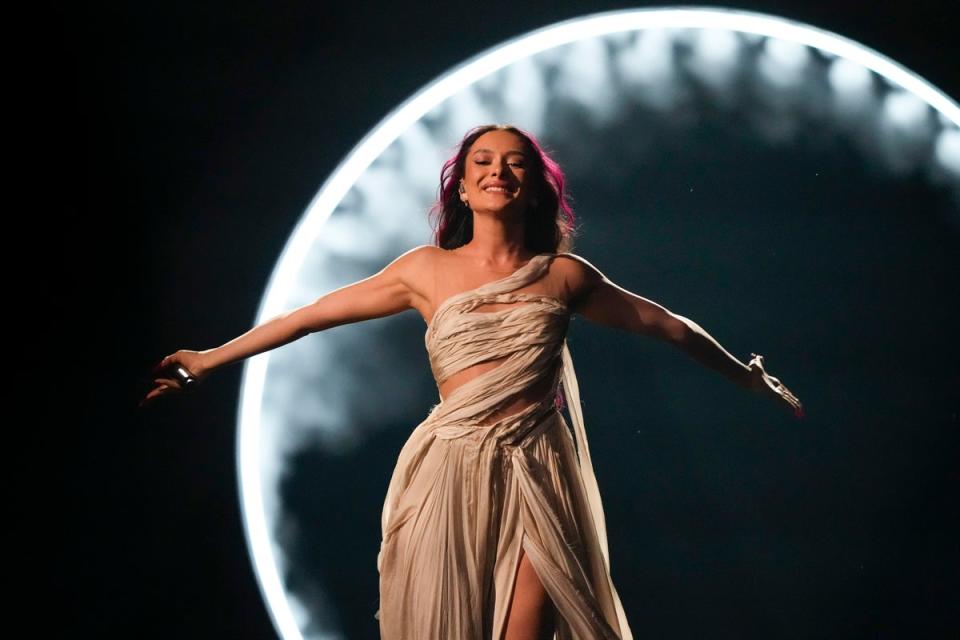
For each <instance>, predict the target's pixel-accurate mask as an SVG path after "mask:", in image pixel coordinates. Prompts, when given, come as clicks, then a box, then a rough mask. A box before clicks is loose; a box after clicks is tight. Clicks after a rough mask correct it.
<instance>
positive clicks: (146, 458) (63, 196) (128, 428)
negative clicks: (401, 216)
mask: <svg viewBox="0 0 960 640" xmlns="http://www.w3.org/2000/svg"><path fill="white" fill-rule="evenodd" d="M952 4H954V3H952V2H947V1H943V2H875V3H867V4H863V3H854V2H846V1H845V2H829V3H828V2H823V3H819V2H818V3H814V2H800V1H798V0H794V1H781V2H774V1H772V0H771V1H766V2H762V1H758V2H739V3H737V4H736V5H734V6H735V7H737V8H742V9H749V10H756V11H761V12H766V13H770V14H778V15H782V16H785V17H788V18H793V19H797V20H799V21H802V22H806V23H809V24H812V25H815V26H820V27H823V28H825V29H828V30H831V31H833V32H836V33H839V34H842V35H845V36H847V37H850V38H852V39H854V40H856V41H858V42H861V43H863V44H865V45H867V46H869V47H872V48H874V49H876V50H878V51H880V52H881V53H883V54H885V55H888V56H890V57H891V58H893V59H894V60H896V61H898V62H899V63H901V64H903V65H905V66H906V67H907V68H909V69H911V70H913V71H915V72H917V73H919V74H920V75H921V76H923V77H925V78H926V79H927V80H929V81H930V82H932V83H933V84H934V85H935V86H937V87H939V88H940V89H942V90H944V91H945V92H947V93H948V94H949V95H951V96H953V97H956V96H958V95H960V74H958V73H956V70H957V68H958V53H960V52H958V46H957V44H956V42H957V41H956V29H955V24H956V23H955V22H953V21H951V20H950V19H949V13H948V11H947V7H948V6H950V5H952ZM639 6H658V4H653V3H619V2H598V1H590V2H571V1H566V2H552V3H541V4H539V5H537V4H534V3H523V2H500V1H491V2H482V3H481V2H473V3H458V2H454V3H445V4H443V5H441V6H438V7H434V6H431V5H427V4H425V3H411V4H410V5H408V6H404V5H396V4H393V3H380V4H376V3H310V2H299V3H297V2H291V3H267V2H256V3H255V2H242V3H202V4H198V3H170V2H168V3H157V4H155V5H152V6H147V5H144V4H141V3H128V4H117V5H116V6H97V7H96V8H88V7H83V8H71V9H63V10H61V11H60V12H59V16H58V17H59V20H58V24H57V26H58V29H59V31H58V32H57V36H58V37H56V38H55V40H56V46H55V47H54V51H55V53H56V56H55V62H54V65H53V67H52V72H53V73H52V75H51V76H50V77H51V79H52V80H51V85H52V86H51V87H50V88H51V89H52V91H53V93H55V94H57V96H58V97H59V101H58V103H57V106H56V108H57V109H58V110H59V115H58V117H57V118H56V119H54V120H53V121H52V122H51V129H50V132H51V133H52V134H53V135H54V136H56V138H57V140H58V146H57V149H60V150H63V151H65V155H60V154H58V156H57V157H58V162H57V163H56V168H57V173H58V174H59V175H57V176H56V177H57V180H58V183H59V184H61V185H62V187H61V188H60V190H59V191H58V193H56V194H55V201H56V202H57V203H58V206H59V207H60V213H61V215H62V216H63V218H62V219H64V220H65V223H64V224H63V225H62V226H61V229H60V232H61V233H62V236H60V240H61V245H60V246H58V247H57V250H58V252H59V255H60V256H61V257H62V259H63V260H64V264H65V266H66V268H65V269H64V270H63V274H64V279H65V282H61V283H58V284H56V285H55V287H56V296H55V298H56V314H57V315H56V317H55V319H54V322H57V323H58V327H57V329H58V331H55V332H54V335H56V338H57V340H55V343H56V344H57V345H58V348H60V349H62V351H61V352H60V353H61V355H62V356H63V357H64V360H65V362H66V363H67V371H68V374H67V375H65V376H63V377H62V378H59V377H58V382H56V383H55V384H56V385H60V386H55V392H56V397H62V398H70V399H71V400H74V403H73V404H71V405H70V412H71V415H72V416H73V418H72V420H74V424H75V426H67V427H64V428H63V429H61V430H60V431H59V432H58V434H57V438H56V439H55V440H54V439H51V440H50V442H49V444H50V446H51V447H53V448H56V449H58V450H59V451H61V452H63V453H64V466H63V470H64V475H63V483H62V488H63V491H64V496H65V500H64V501H63V503H62V504H63V511H62V515H63V526H62V527H61V528H60V529H58V531H57V536H58V539H59V540H60V544H59V545H58V551H59V552H60V555H59V557H60V558H61V562H60V563H59V564H58V567H57V570H56V575H58V576H61V577H62V579H57V580H56V586H57V587H58V588H59V589H60V591H61V594H62V595H63V596H65V597H66V598H67V599H68V601H69V603H70V604H69V607H68V612H69V615H68V616H67V618H66V620H67V621H68V623H69V624H70V626H71V627H73V630H74V634H73V635H78V636H80V637H88V636H89V637H139V636H148V635H149V636H158V637H231V638H267V637H274V631H273V628H272V625H271V623H270V620H269V616H268V614H267V612H266V609H265V606H264V604H263V602H262V601H261V598H260V594H259V591H258V589H257V585H256V581H255V578H254V575H253V573H252V569H251V565H250V562H249V560H248V556H247V552H246V548H245V543H244V539H243V532H242V531H243V529H242V523H241V520H240V515H239V510H238V502H237V486H236V477H235V450H234V437H235V434H234V433H233V425H234V424H235V415H236V401H237V397H238V387H239V384H238V383H239V378H240V368H239V367H235V368H232V369H230V370H227V371H224V372H221V373H220V374H219V375H218V377H217V378H216V379H212V380H211V382H210V384H209V387H208V388H207V389H206V393H205V395H203V397H193V398H183V399H180V400H178V401H177V402H172V403H161V404H159V405H157V406H156V407H154V409H153V410H152V411H151V412H149V413H146V414H145V413H143V412H139V411H137V410H136V403H137V401H138V400H139V398H140V395H141V394H142V393H143V392H144V390H145V387H144V386H143V384H144V382H145V380H146V375H147V370H148V368H149V366H150V365H151V364H153V362H154V361H155V360H157V359H158V358H159V357H160V356H162V355H165V354H167V353H169V352H170V351H172V350H173V349H176V348H181V347H182V348H205V347H208V346H214V345H216V344H220V343H222V342H223V341H224V340H225V339H227V338H229V337H233V336H235V335H239V334H240V333H242V332H243V331H245V330H247V329H248V328H249V327H250V323H251V321H252V318H253V315H254V312H255V310H256V305H257V304H258V299H259V296H260V293H261V291H262V289H263V286H264V284H265V282H266V278H267V276H268V272H269V269H270V268H271V266H272V264H273V262H274V260H275V259H276V256H277V255H278V252H279V250H280V249H281V247H282V244H283V242H284V241H285V240H286V238H287V237H288V235H289V233H290V231H291V229H292V226H293V225H294V224H295V222H296V221H297V218H298V216H299V214H300V213H301V212H302V210H303V208H304V206H305V205H306V204H307V203H308V202H309V200H310V198H311V197H312V196H313V195H314V193H315V191H316V189H317V188H318V186H319V184H320V183H321V181H322V179H323V178H324V177H325V176H326V175H328V174H329V172H330V171H331V170H333V168H334V167H335V165H336V164H337V163H338V162H339V161H340V160H341V159H342V157H343V156H344V154H345V153H347V152H348V151H349V150H350V149H351V148H352V147H353V145H354V144H355V143H356V141H357V140H359V139H360V137H362V136H363V135H364V134H365V133H366V132H367V131H368V130H369V129H370V128H371V127H372V126H373V125H374V124H376V123H377V122H378V121H379V120H380V119H381V118H382V117H383V116H384V115H385V114H386V113H387V112H388V111H389V110H390V109H392V107H393V106H394V105H396V104H397V103H399V102H400V101H401V100H403V99H405V98H406V97H408V96H409V95H410V94H411V93H412V92H414V91H415V90H417V89H418V88H420V87H421V86H422V85H424V84H425V83H426V82H428V81H429V80H431V79H432V78H434V77H435V76H436V75H438V74H439V73H441V72H443V71H445V70H447V69H448V68H450V67H451V66H452V65H454V64H456V63H457V62H459V61H462V60H464V59H466V58H468V57H470V56H472V55H473V54H475V53H476V52H478V51H481V50H484V49H486V48H488V47H490V46H492V45H495V44H497V43H499V42H501V41H503V40H505V39H507V38H510V37H512V36H515V35H517V34H520V33H523V32H526V31H528V30H530V29H533V28H536V27H539V26H543V25H546V24H549V23H552V22H555V21H558V20H561V19H566V18H571V17H575V16H578V15H583V14H586V13H592V12H596V11H601V10H609V9H616V8H629V7H639ZM716 6H723V5H716ZM65 326H69V330H65V329H64V327H65ZM61 338H62V339H63V340H62V342H61V340H60V339H61ZM952 339H953V338H952V337H951V336H944V340H952ZM952 353H955V349H954V350H953V351H952ZM64 354H65V355H64ZM924 356H925V357H930V358H936V354H924ZM916 364H917V363H916V362H910V363H904V366H913V365H916ZM953 371H954V372H955V366H954V368H953ZM81 372H82V373H84V374H86V375H83V376H79V375H71V374H72V373H78V374H79V373H81ZM90 374H93V375H90ZM106 375H109V376H110V378H109V380H111V381H112V383H111V384H107V385H102V384H93V383H92V382H93V381H95V380H100V379H103V378H97V377H96V376H106ZM54 404H59V402H55V403H54ZM48 408H49V407H48ZM53 408H59V407H53ZM78 409H79V411H78ZM78 415H79V416H81V420H80V421H79V422H76V417H77V416H78ZM953 420H954V423H953V424H954V426H956V414H954V416H953ZM952 444H953V445H955V441H953V443H952ZM952 479H953V480H955V479H956V476H955V475H954V476H953V478H952ZM955 489H956V483H955V482H954V483H952V484H947V485H943V486H936V487H931V491H935V492H944V494H945V495H947V494H949V493H951V492H952V493H955ZM58 515H60V514H58ZM932 526H937V527H948V528H947V529H945V530H944V531H945V532H946V533H948V534H949V535H952V536H954V539H955V534H956V533H957V528H956V525H955V517H953V516H951V515H945V516H944V519H943V520H941V521H937V522H935V523H933V525H932ZM919 535H920V534H919V533H918V538H917V539H918V540H921V539H922V538H921V537H919ZM944 562H945V565H946V566H952V567H956V564H957V558H956V556H954V557H952V558H945V559H944ZM368 570H369V567H362V568H358V571H368ZM955 586H956V582H955V581H954V582H953V583H952V587H955ZM952 587H951V588H952ZM951 592H952V594H953V595H954V596H957V595H958V594H957V593H956V591H955V590H952V591H949V590H946V591H945V590H943V589H940V590H937V591H936V594H937V596H936V597H937V598H940V597H941V596H943V595H944V594H946V593H951ZM368 604H369V603H359V605H358V606H359V608H360V609H361V610H366V609H367V608H368ZM955 605H956V600H955V601H954V613H956V606H955ZM876 606H877V607H883V606H886V604H884V603H882V602H878V603H877V604H876ZM947 606H948V604H947V603H946V601H945V600H940V599H938V600H929V599H923V598H918V599H917V601H916V602H915V603H912V605H911V608H910V613H911V614H912V615H916V616H917V617H918V620H919V619H922V617H923V616H924V615H925V612H927V611H931V610H934V611H936V612H938V615H939V614H942V613H943V612H944V611H945V607H947ZM878 613H879V612H878ZM905 628H906V627H905ZM956 630H957V629H956V628H955V629H953V631H954V632H956ZM634 632H635V633H636V634H637V635H639V636H642V635H643V626H642V622H640V621H638V623H635V629H634ZM891 633H892V634H893V635H891V636H889V637H894V636H899V632H897V633H893V631H891ZM798 634H802V635H804V637H819V636H818V634H817V633H816V630H815V629H807V630H805V631H802V632H800V631H795V632H794V633H785V635H786V636H790V637H801V635H798ZM711 635H721V636H722V635H723V634H722V632H718V631H716V630H714V631H713V632H711ZM922 635H929V634H927V633H925V634H922ZM850 637H859V636H857V632H856V631H854V630H851V635H850ZM872 637H873V636H872ZM881 637H887V636H881ZM944 637H946V636H944ZM954 637H955V636H954Z"/></svg>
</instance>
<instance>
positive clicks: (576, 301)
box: [560, 253, 803, 418]
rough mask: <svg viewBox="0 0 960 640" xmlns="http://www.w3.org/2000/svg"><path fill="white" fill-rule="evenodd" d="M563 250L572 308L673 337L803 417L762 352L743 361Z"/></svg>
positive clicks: (715, 366) (607, 321)
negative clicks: (568, 260)
mask: <svg viewBox="0 0 960 640" xmlns="http://www.w3.org/2000/svg"><path fill="white" fill-rule="evenodd" d="M560 255H564V256H568V257H570V258H572V260H573V262H572V263H568V264H566V265H565V266H564V267H563V269H564V280H565V282H566V286H567V294H568V299H569V304H568V306H569V308H570V310H571V312H573V313H578V314H580V315H582V316H583V317H585V318H586V319H588V320H590V321H591V322H595V323H597V324H601V325H604V326H607V327H613V328H615V329H623V330H625V331H630V332H632V333H638V334H641V335H645V336H650V337H653V338H656V339H658V340H662V341H664V342H668V343H670V344H672V345H674V346H675V347H677V348H678V349H680V350H681V351H683V352H684V353H686V354H688V355H689V356H690V357H692V358H693V359H695V360H697V361H698V362H700V363H701V364H703V365H704V366H706V367H709V368H711V369H713V370H715V371H717V372H719V373H720V374H722V375H723V376H725V377H726V378H728V379H729V380H731V381H732V382H733V383H734V384H737V385H738V386H740V387H742V388H744V389H747V390H750V391H757V392H759V393H760V394H761V395H765V396H768V397H770V398H771V399H773V400H775V401H777V402H778V403H780V404H784V405H786V407H787V408H789V409H790V410H791V411H793V412H794V415H796V417H798V418H800V417H802V416H803V405H802V404H801V403H800V401H799V399H797V397H796V396H795V395H793V393H791V392H790V390H789V389H787V387H786V386H785V385H784V384H783V383H781V382H780V381H779V380H778V379H777V378H775V377H773V376H771V375H769V374H768V373H767V372H766V371H765V370H764V367H763V356H760V355H756V354H750V355H751V356H753V358H752V359H751V360H750V362H749V363H748V364H744V363H742V362H740V361H739V360H738V359H737V358H735V357H734V356H733V355H732V354H730V352H728V351H727V350H726V349H724V348H723V347H722V346H721V345H720V343H719V342H717V341H716V340H715V339H714V338H713V336H711V335H710V334H709V333H707V331H706V330H705V329H704V328H703V327H701V326H700V325H699V324H697V323H696V322H694V321H693V320H691V319H690V318H685V317H684V316H681V315H678V314H676V313H673V312H672V311H670V310H669V309H666V308H665V307H663V306H662V305H659V304H657V303H656V302H654V301H652V300H648V299H647V298H644V297H641V296H638V295H636V294H634V293H631V292H630V291H627V290H626V289H624V288H623V287H620V286H618V285H617V284H615V283H614V282H612V281H610V280H609V279H608V278H607V277H606V276H605V275H603V273H601V272H600V271H599V270H598V269H597V268H596V267H594V266H593V265H592V264H590V263H589V262H587V261H586V260H585V259H583V258H581V257H580V256H577V255H575V254H570V253H565V254H560Z"/></svg>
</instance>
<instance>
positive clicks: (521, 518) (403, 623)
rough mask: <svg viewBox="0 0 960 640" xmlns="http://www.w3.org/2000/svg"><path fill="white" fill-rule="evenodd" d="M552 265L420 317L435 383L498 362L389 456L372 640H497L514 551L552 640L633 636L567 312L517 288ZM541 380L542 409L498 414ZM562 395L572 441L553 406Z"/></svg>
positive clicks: (537, 259) (549, 256)
mask: <svg viewBox="0 0 960 640" xmlns="http://www.w3.org/2000/svg"><path fill="white" fill-rule="evenodd" d="M557 255H563V254H556V253H542V254H538V255H536V256H534V257H533V258H532V259H531V260H529V261H528V262H527V263H526V264H525V265H523V266H522V267H520V268H519V269H517V270H516V271H514V272H513V273H512V274H510V275H508V276H507V277H505V278H502V279H500V280H495V281H493V282H489V283H486V284H484V285H482V286H480V287H478V288H476V289H471V290H469V291H464V292H461V293H458V294H455V295H453V296H451V297H449V298H447V299H446V300H444V301H443V303H441V305H440V306H439V307H438V308H437V310H436V312H435V313H434V316H433V318H432V319H431V322H430V325H429V327H428V328H427V331H426V334H425V336H424V340H425V343H426V348H427V353H428V355H429V359H430V366H431V369H432V371H433V375H434V378H435V379H436V381H437V385H438V386H439V385H440V384H441V383H442V382H443V381H444V380H446V379H447V378H449V377H450V376H451V375H453V374H455V373H457V372H459V371H462V370H464V369H467V368H469V367H472V366H475V365H477V364H478V363H482V362H489V361H494V360H496V361H498V365H497V366H495V367H494V368H492V369H490V370H489V371H485V372H484V373H481V374H480V375H479V376H477V377H475V378H472V379H471V380H469V381H468V382H466V383H464V384H463V385H461V386H459V387H457V388H456V389H454V391H453V392H452V393H451V394H450V395H449V396H448V397H447V398H446V399H441V401H440V402H439V403H438V404H436V405H434V406H433V408H432V409H431V411H430V413H429V415H428V416H427V418H426V419H425V420H424V421H423V422H421V423H420V424H419V425H418V426H417V427H416V428H415V429H414V430H413V432H412V433H411V434H410V437H409V438H408V439H407V441H406V443H405V444H404V446H403V447H402V449H401V451H400V454H399V458H398V460H397V466H396V468H395V469H394V471H393V475H392V477H391V479H390V484H389V487H388V489H387V495H386V499H385V501H384V505H383V516H382V539H381V543H380V551H379V553H378V554H377V571H378V572H379V578H380V603H379V607H378V609H377V611H376V613H375V614H374V617H375V618H377V619H378V620H379V625H380V636H381V638H382V639H383V640H441V639H442V640H452V639H456V640H500V639H501V638H502V635H503V631H504V628H505V625H506V617H507V610H508V605H509V603H510V600H511V597H512V594H513V588H514V580H515V576H516V569H517V563H518V562H519V557H520V549H521V547H522V548H523V550H524V552H525V553H526V555H527V556H528V558H529V560H530V562H531V564H532V565H533V568H534V569H535V570H536V572H537V575H538V576H539V578H540V581H541V582H542V584H543V586H544V588H545V589H546V591H547V593H548V594H549V596H550V598H551V600H552V602H553V604H554V606H555V609H556V612H557V615H556V616H555V617H554V619H555V622H556V635H555V636H554V637H555V640H574V639H575V640H600V639H604V640H607V639H609V640H613V639H617V640H632V638H633V635H632V633H631V631H630V627H629V625H628V624H627V619H626V615H625V614H624V610H623V606H622V605H621V603H620V597H619V595H618V594H617V591H616V589H615V588H614V585H613V580H612V578H611V575H610V566H609V565H610V562H609V552H608V549H607V536H606V525H605V522H604V515H603V507H602V504H601V500H600V493H599V490H598V487H597V481H596V478H595V476H594V472H593V466H592V464H591V462H590V453H589V449H588V446H587V438H586V433H585V431H584V427H583V416H582V412H581V409H580V398H579V390H578V388H577V379H576V376H575V374H574V370H573V361H572V359H571V357H570V351H569V349H568V347H567V342H566V333H567V328H568V326H569V320H570V313H569V310H568V309H567V307H566V305H565V304H564V302H563V301H562V300H559V299H558V298H556V297H552V296H549V295H546V294H542V293H531V292H521V291H518V290H519V289H522V288H524V287H527V286H528V285H530V284H531V283H535V282H536V281H537V280H538V279H539V278H540V277H541V276H542V275H543V274H545V273H547V270H548V268H549V266H550V263H551V262H552V261H553V258H555V257H556V256H557ZM509 303H514V304H509ZM491 304H492V305H498V306H497V310H494V311H490V310H481V311H478V310H477V309H478V308H479V307H482V306H483V305H491ZM544 378H549V379H550V380H551V384H550V385H549V388H550V391H549V392H548V393H546V394H545V395H544V396H543V397H542V399H541V400H540V401H538V402H536V403H534V404H530V405H528V406H526V407H524V408H523V409H521V410H520V411H517V412H513V413H510V414H507V415H504V411H502V410H501V409H503V408H504V407H507V406H508V405H509V403H510V402H511V400H515V399H516V398H517V397H518V394H521V393H523V391H524V390H526V389H531V388H534V385H537V384H538V383H542V382H543V379H544ZM560 385H562V390H563V394H564V397H565V399H566V404H567V407H568V411H569V413H570V418H571V422H572V423H573V435H572V436H571V430H570V428H569V427H568V425H567V422H566V421H565V420H564V417H563V414H562V413H561V412H560V409H559V408H558V407H557V404H556V402H555V396H556V391H557V389H558V386H560ZM543 386H546V385H545V384H544V385H540V386H537V387H535V388H537V389H540V388H543ZM495 414H496V417H494V418H490V416H494V415H495ZM574 445H576V447H574Z"/></svg>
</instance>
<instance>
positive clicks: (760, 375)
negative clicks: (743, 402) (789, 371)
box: [749, 353, 805, 419]
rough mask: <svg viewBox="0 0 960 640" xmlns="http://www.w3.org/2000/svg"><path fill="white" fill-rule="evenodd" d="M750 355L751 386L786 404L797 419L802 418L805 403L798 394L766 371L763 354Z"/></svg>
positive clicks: (762, 393)
mask: <svg viewBox="0 0 960 640" xmlns="http://www.w3.org/2000/svg"><path fill="white" fill-rule="evenodd" d="M750 355H751V356H753V358H752V359H751V360H750V363H749V367H750V388H751V389H753V390H754V391H757V392H759V393H760V394H761V395H765V396H767V397H769V398H771V399H773V400H775V401H777V402H778V403H780V404H785V405H786V406H787V407H788V408H789V409H790V410H791V411H793V415H794V416H795V417H796V418H797V419H800V418H802V417H803V416H804V415H805V414H804V411H803V405H802V404H801V403H800V400H799V399H798V398H797V396H795V395H793V393H792V392H791V391H790V389H787V387H786V385H784V384H783V383H782V382H780V381H779V380H777V379H776V378H774V377H773V376H771V375H769V374H768V373H767V372H766V371H764V369H763V356H760V355H757V354H755V353H751V354H750Z"/></svg>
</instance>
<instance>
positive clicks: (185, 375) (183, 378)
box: [173, 365, 197, 389]
mask: <svg viewBox="0 0 960 640" xmlns="http://www.w3.org/2000/svg"><path fill="white" fill-rule="evenodd" d="M173 375H174V377H175V378H176V379H177V380H178V381H179V382H180V384H181V385H182V386H183V388H184V389H190V388H192V387H193V385H194V384H196V382H197V379H196V377H194V375H193V374H192V373H190V371H189V370H187V368H186V367H182V366H180V365H177V366H176V367H175V368H174V370H173Z"/></svg>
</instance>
